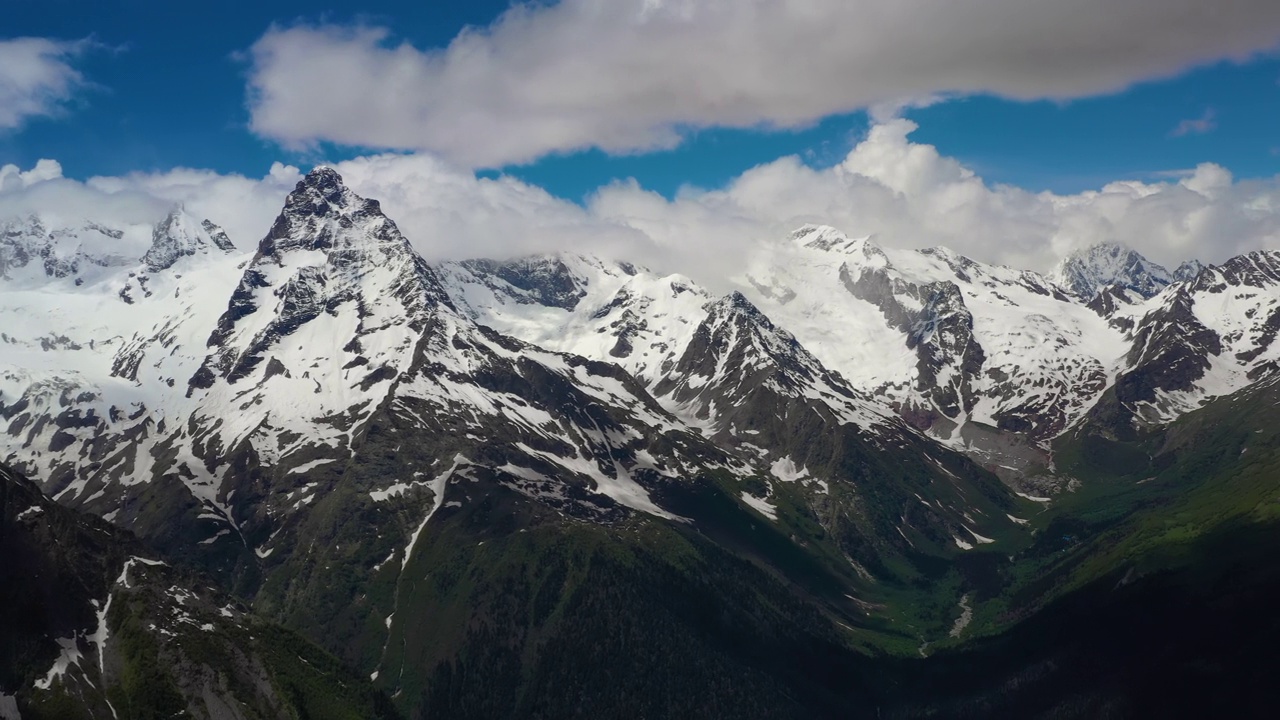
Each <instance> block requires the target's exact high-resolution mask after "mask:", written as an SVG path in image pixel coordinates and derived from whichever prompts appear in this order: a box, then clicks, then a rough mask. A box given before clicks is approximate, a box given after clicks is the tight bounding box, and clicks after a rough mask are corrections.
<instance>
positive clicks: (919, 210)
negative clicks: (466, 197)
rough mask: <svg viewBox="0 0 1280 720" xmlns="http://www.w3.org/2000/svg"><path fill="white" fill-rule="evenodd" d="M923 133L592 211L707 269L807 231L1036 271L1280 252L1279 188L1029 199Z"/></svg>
mask: <svg viewBox="0 0 1280 720" xmlns="http://www.w3.org/2000/svg"><path fill="white" fill-rule="evenodd" d="M914 129H915V124H914V123H912V122H910V121H907V120H895V121H891V122H889V123H886V124H882V125H877V126H874V127H873V128H872V129H871V131H870V133H869V134H868V137H867V138H866V140H864V141H863V142H862V143H860V144H859V145H857V146H856V147H855V148H854V149H853V150H852V151H851V152H850V153H849V155H848V156H847V157H846V158H845V160H844V161H843V162H842V163H840V164H838V165H836V166H835V167H832V168H829V169H825V170H815V169H813V168H810V167H807V166H805V165H804V164H802V163H801V162H800V161H799V160H798V159H796V158H794V157H792V158H782V159H780V160H777V161H774V162H772V163H769V164H766V165H762V166H759V167H757V168H754V169H752V170H750V171H748V172H746V173H744V174H743V175H742V176H740V177H738V178H737V179H736V180H734V181H733V182H732V183H730V184H729V185H728V186H727V187H726V188H724V189H721V190H715V191H710V192H691V193H685V194H683V195H681V196H678V197H677V198H676V199H675V200H673V201H667V200H665V199H663V198H661V197H660V196H658V195H656V194H653V193H648V192H645V191H643V190H642V189H640V188H637V187H635V186H634V185H631V184H617V185H614V186H611V187H608V188H605V189H603V190H601V191H600V192H599V193H598V194H597V195H596V196H595V197H594V198H593V200H592V201H591V203H590V208H591V212H592V214H593V215H594V216H595V217H597V218H599V219H601V220H607V221H610V222H615V223H620V224H625V225H629V226H633V227H636V228H638V229H641V230H643V231H644V232H645V233H646V234H647V235H649V236H650V237H652V238H653V239H654V241H655V243H657V244H659V245H660V246H664V247H679V246H680V245H681V244H688V243H690V242H691V241H695V240H696V242H698V243H700V244H701V245H702V247H703V248H704V250H703V252H702V260H703V265H704V266H707V267H715V265H716V263H717V260H716V259H717V258H732V257H733V256H734V253H733V252H732V246H733V244H734V243H735V242H741V241H742V240H744V239H758V238H761V239H767V238H773V237H780V236H782V235H783V234H785V233H786V232H788V231H790V230H791V229H794V228H795V227H796V226H798V225H800V224H803V223H806V222H819V223H827V224H831V225H834V226H836V227H838V228H840V229H842V230H844V231H845V232H847V233H849V234H850V235H853V236H861V235H872V236H875V238H876V241H877V242H879V243H880V244H882V245H885V246H887V247H908V248H920V247H931V246H937V245H944V246H947V247H950V248H951V249H953V250H955V251H957V252H959V253H961V254H964V255H967V256H969V257H972V258H974V259H976V260H981V261H984V262H995V263H1002V264H1007V265H1010V266H1013V267H1019V268H1027V269H1032V270H1039V271H1047V270H1048V269H1050V267H1051V266H1052V265H1053V263H1054V262H1055V261H1056V260H1057V259H1058V258H1060V257H1061V256H1062V255H1064V254H1065V253H1067V252H1069V251H1071V250H1073V249H1076V248H1078V247H1082V246H1087V245H1091V244H1093V243H1097V242H1104V241H1118V242H1123V243H1125V244H1128V245H1130V246H1132V247H1134V248H1135V249H1137V250H1139V251H1140V252H1142V253H1143V254H1145V255H1147V256H1148V257H1150V258H1151V259H1153V260H1156V261H1157V262H1161V263H1166V264H1173V265H1176V264H1177V263H1178V262H1181V261H1182V260H1185V259H1188V258H1191V257H1196V258H1199V259H1202V260H1205V261H1210V262H1219V261H1222V260H1224V259H1226V258H1228V257H1230V256H1232V255H1236V254H1239V253H1242V252H1247V251H1249V250H1256V249H1260V248H1264V247H1266V248H1280V177H1278V178H1272V179H1269V180H1248V181H1236V180H1234V179H1233V178H1232V176H1231V174H1230V173H1229V172H1227V171H1226V170H1225V169H1223V168H1222V167H1220V166H1217V165H1213V164H1204V165H1201V166H1199V167H1197V168H1196V169H1195V171H1194V172H1192V173H1191V174H1189V175H1187V176H1186V177H1183V178H1181V179H1179V180H1176V181H1168V182H1152V183H1147V182H1138V181H1125V182H1116V183H1112V184H1109V185H1107V186H1105V187H1103V188H1102V189H1100V190H1097V191H1089V192H1083V193H1079V194H1074V195H1058V194H1054V193H1048V192H1044V193H1031V192H1028V191H1026V190H1023V189H1020V188H1017V187H1012V186H1007V185H995V186H991V185H988V184H987V183H985V182H984V181H983V180H982V178H980V177H979V176H977V175H976V174H975V173H973V172H972V171H971V170H969V169H968V168H965V167H964V166H963V165H961V164H960V163H959V162H958V161H956V160H955V159H953V158H948V157H945V156H942V155H940V154H939V153H938V152H937V150H936V149H935V148H934V147H932V146H929V145H922V144H918V143H913V142H911V141H910V139H909V134H910V132H911V131H913V130H914ZM718 262H719V263H720V264H723V263H724V260H723V259H721V260H719V261H718ZM730 271H731V268H730ZM712 274H716V271H713V273H712Z"/></svg>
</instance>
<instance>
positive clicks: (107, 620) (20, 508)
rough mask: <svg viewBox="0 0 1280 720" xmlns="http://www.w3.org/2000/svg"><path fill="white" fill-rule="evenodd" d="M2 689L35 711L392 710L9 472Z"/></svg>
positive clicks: (4, 490)
mask: <svg viewBox="0 0 1280 720" xmlns="http://www.w3.org/2000/svg"><path fill="white" fill-rule="evenodd" d="M0 556H2V557H3V558H4V562H3V564H0V695H3V701H4V702H6V703H8V704H9V705H10V708H11V709H12V710H14V711H16V712H18V713H20V716H21V717H23V718H50V719H58V720H61V719H63V718H119V717H129V718H161V717H179V716H181V717H195V718H244V719H248V718H296V717H324V718H352V719H353V720H354V719H356V718H394V717H399V714H398V713H397V712H396V711H395V710H394V708H393V706H392V705H391V703H390V702H389V701H388V700H387V699H386V698H385V696H383V695H381V694H380V693H378V692H377V691H376V690H374V689H373V688H372V687H371V686H370V684H369V683H368V681H367V680H364V679H361V678H360V677H358V676H356V675H354V674H352V673H351V672H350V671H348V670H346V669H345V668H344V667H343V666H342V665H341V664H340V663H338V661H336V660H335V659H334V658H333V657H332V656H330V655H328V654H326V653H325V652H324V651H322V650H321V649H320V648H318V647H316V646H315V645H313V644H311V643H309V642H307V641H305V640H303V639H302V638H301V637H300V636H299V635H297V634H296V633H293V632H290V631H288V630H285V629H283V628H281V627H279V626H277V625H273V624H271V623H267V622H264V621H262V620H260V619H258V618H257V617H256V616H255V615H253V614H252V612H251V611H250V610H248V609H247V607H246V606H245V605H244V604H243V603H240V602H239V601H236V600H234V599H232V598H230V597H229V596H227V595H225V594H223V593H221V592H218V591H216V590H214V589H211V588H210V587H208V586H207V585H206V584H205V583H202V582H200V581H199V580H198V579H197V578H196V577H195V576H193V575H190V574H188V573H184V572H182V571H180V570H177V569H175V568H173V567H171V566H170V565H168V564H166V563H164V562H162V561H160V560H157V559H155V555H154V553H153V552H151V551H150V550H149V549H148V548H145V547H144V546H143V545H142V544H141V543H139V542H138V541H137V540H135V539H134V538H133V537H131V536H130V535H128V534H127V533H124V532H123V531H121V530H118V529H116V528H115V527H113V526H111V525H110V524H109V523H106V522H104V521H102V520H100V519H98V518H96V517H93V516H91V515H86V514H83V513H79V512H76V511H73V510H69V509H67V508H64V507H62V506H60V505H58V504H57V503H55V502H53V501H51V500H49V499H48V498H47V497H45V496H44V495H43V494H42V493H41V492H40V490H39V489H38V488H37V487H36V486H35V484H33V483H31V482H30V481H28V480H27V479H25V478H23V477H21V476H20V475H18V474H16V473H14V472H13V471H12V470H10V469H9V468H6V467H3V466H0Z"/></svg>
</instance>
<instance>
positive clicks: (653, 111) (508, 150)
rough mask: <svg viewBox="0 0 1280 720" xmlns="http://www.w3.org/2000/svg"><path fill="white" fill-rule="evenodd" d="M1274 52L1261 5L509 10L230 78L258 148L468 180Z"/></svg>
mask: <svg viewBox="0 0 1280 720" xmlns="http://www.w3.org/2000/svg"><path fill="white" fill-rule="evenodd" d="M1278 44H1280V3H1277V2H1275V0H1231V1H1230V2H1217V3H1207V2H1204V0H1058V1H1056V2H1027V1H1026V0H963V1H960V2H939V1H938V0H804V2H801V1H800V0H561V1H560V2H558V3H555V4H532V3H531V4H519V5H516V6H514V7H512V8H511V9H510V10H509V11H507V12H506V13H505V14H503V15H502V16H501V17H499V18H498V19H497V20H495V21H494V22H493V24H492V25H490V26H488V27H486V28H482V29H474V28H472V29H468V30H465V31H463V32H462V33H461V34H459V35H458V36H457V37H456V38H454V40H453V41H452V42H451V43H450V44H449V46H448V47H447V48H442V49H426V50H423V49H419V48H415V47H413V46H412V45H410V44H408V43H407V42H401V41H397V40H395V39H394V38H393V37H392V34H391V32H390V31H389V30H387V29H385V28H378V27H368V26H362V27H338V26H333V25H322V26H307V25H301V26H293V27H274V28H272V29H271V30H269V31H268V32H267V33H266V34H265V35H264V36H262V37H261V38H260V39H259V40H258V41H257V42H256V43H255V44H254V45H253V47H252V48H251V49H250V51H249V52H248V54H247V58H248V60H249V63H250V68H249V82H248V85H249V87H248V91H249V108H250V111H251V126H252V129H253V130H254V131H255V132H257V133H258V134H260V135H262V136H265V137H268V138H273V139H275V140H277V141H280V142H282V143H284V144H286V145H289V146H307V145H310V144H314V143H318V142H323V141H331V142H335V143H339V144H344V145H350V146H360V147H371V148H390V149H414V150H427V151H431V152H434V153H437V154H439V155H442V156H444V157H447V158H449V159H451V160H452V161H454V162H457V163H459V164H463V165H466V166H471V167H481V166H502V165H505V164H509V163H520V162H525V161H529V160H532V159H535V158H538V157H540V156H542V155H545V154H547V153H555V152H568V151H574V150H579V149H583V148H588V147H598V148H601V149H603V150H605V151H609V152H632V151H645V150H652V149H655V148H665V147H670V146H673V145H675V144H677V143H678V142H679V141H680V137H681V132H682V130H683V129H688V128H697V127H710V126H723V127H740V128H741V127H756V126H766V127H794V126H799V125H803V124H806V123H810V122H812V121H814V120H817V119H819V118H822V117H825V116H828V115H831V114H834V113H840V112H846V111H851V110H856V109H861V108H870V107H877V108H881V109H882V110H883V109H884V108H890V109H891V108H894V107H902V106H903V104H904V103H905V104H906V105H908V106H909V105H910V104H911V103H913V102H919V101H918V100H911V99H918V98H932V97H936V96H939V95H940V94H941V95H948V94H972V93H992V94H996V95H999V96H1003V97H1008V98H1015V99H1039V98H1054V99H1070V98H1076V97H1082V96H1089V95H1095V94H1099V93H1107V92H1113V91H1118V90H1120V89H1123V88H1125V87H1127V86H1129V85H1131V84H1133V83H1135V82H1139V81H1142V80H1147V79H1152V78H1160V77H1166V76H1171V75H1173V74H1176V73H1178V72H1180V71H1183V70H1185V69H1186V68H1189V67H1192V66H1195V65H1199V64H1203V63H1207V62H1213V61H1218V60H1222V59H1233V60H1243V59H1246V58H1248V57H1250V56H1252V55H1253V54H1254V53H1256V52H1259V51H1265V50H1269V49H1273V48H1275V47H1276V46H1277V45H1278ZM903 98H907V100H903ZM890 114H892V113H890ZM880 119H887V118H886V117H884V115H883V112H882V115H881V117H880Z"/></svg>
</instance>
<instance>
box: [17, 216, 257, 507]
mask: <svg viewBox="0 0 1280 720" xmlns="http://www.w3.org/2000/svg"><path fill="white" fill-rule="evenodd" d="M231 249H233V246H231V245H230V241H229V240H228V239H227V238H226V236H225V234H224V233H222V232H221V230H219V229H218V228H217V226H215V225H213V224H212V223H209V222H208V221H205V222H204V223H198V222H196V221H195V220H194V219H193V218H191V217H189V216H187V215H186V214H185V213H183V212H182V211H181V210H176V211H175V212H174V213H172V214H171V215H170V216H169V217H168V218H166V219H165V221H163V222H162V223H160V224H159V225H157V226H156V227H155V228H154V229H153V230H152V233H151V237H150V245H149V249H148V250H147V252H146V255H145V257H146V258H148V259H144V260H136V261H133V262H132V263H131V264H127V265H126V264H124V262H123V261H120V262H119V263H117V264H116V265H113V266H112V267H111V268H110V269H111V272H109V273H104V274H101V275H99V276H98V277H97V278H96V279H95V280H94V281H93V282H87V283H81V284H75V283H71V282H68V281H67V280H66V279H63V280H50V281H48V282H47V283H46V284H44V285H38V286H28V285H27V284H25V283H24V282H21V281H19V280H13V281H5V280H0V312H2V313H3V314H4V315H5V317H7V318H10V320H11V321H10V322H8V323H6V325H5V328H4V330H3V331H2V332H0V418H3V420H4V423H5V425H4V427H3V432H0V436H3V438H4V443H3V448H4V449H3V450H2V451H0V456H2V457H5V458H7V461H8V462H10V463H11V464H13V465H15V466H16V467H19V468H21V469H22V470H23V471H25V472H27V473H29V474H31V475H33V476H37V477H40V478H41V479H42V481H43V482H44V487H45V488H46V490H48V491H49V492H50V493H51V494H54V495H59V496H60V497H62V498H63V499H66V500H68V501H71V500H74V499H76V498H79V499H80V500H83V499H84V498H85V497H87V495H86V493H85V487H86V483H87V482H88V480H89V478H90V477H91V476H95V475H96V476H107V477H110V478H112V480H114V481H116V482H121V483H125V484H129V483H135V482H139V481H142V480H144V479H146V478H148V477H149V475H148V474H147V470H148V466H149V464H150V463H149V461H148V460H147V459H146V454H147V453H148V451H149V449H150V447H151V443H152V442H154V437H155V434H156V428H157V427H160V426H163V424H164V423H165V422H166V418H167V422H168V423H169V424H170V425H171V424H173V423H175V422H181V420H178V419H177V418H179V417H181V415H182V412H183V407H182V404H181V402H180V400H181V398H182V394H183V392H184V391H185V384H186V381H187V378H189V377H190V376H191V373H192V372H194V370H195V368H196V367H197V366H198V363H199V362H200V360H201V359H202V357H203V354H204V353H203V342H204V339H205V337H207V332H208V329H207V328H208V327H209V326H210V325H211V324H212V322H213V320H214V319H215V318H216V317H217V312H218V305H219V304H221V303H222V302H224V299H225V297H226V295H227V294H228V293H229V292H230V289H231V288H232V287H234V285H233V283H234V279H235V277H236V275H237V274H238V273H239V271H238V270H237V269H236V264H237V263H238V262H241V261H242V260H243V258H239V257H237V256H236V255H235V254H234V253H232V252H231ZM161 266H163V267H161ZM79 279H83V278H79ZM50 283H51V284H50Z"/></svg>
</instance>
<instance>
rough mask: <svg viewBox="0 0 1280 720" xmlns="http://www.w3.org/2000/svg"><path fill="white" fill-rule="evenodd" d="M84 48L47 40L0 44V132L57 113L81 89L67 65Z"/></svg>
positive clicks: (80, 78)
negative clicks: (35, 118) (29, 120)
mask: <svg viewBox="0 0 1280 720" xmlns="http://www.w3.org/2000/svg"><path fill="white" fill-rule="evenodd" d="M85 47H86V43H84V42H63V41H59V40H50V39H47V38H33V37H27V38H16V39H12V40H0V130H12V129H14V128H17V127H20V126H21V125H22V124H23V123H24V122H25V121H26V120H28V119H29V118H33V117H40V116H46V115H54V114H57V113H58V112H59V111H61V109H62V108H63V107H64V105H65V103H66V102H67V101H68V100H70V99H71V98H72V96H73V95H74V93H75V92H76V90H78V89H80V88H81V87H83V86H84V85H85V80H84V77H83V76H82V75H81V74H80V72H79V71H78V70H76V69H75V68H74V67H72V65H71V61H72V60H73V59H74V58H75V57H76V56H77V55H79V54H80V53H81V52H83V51H84V49H85Z"/></svg>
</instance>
